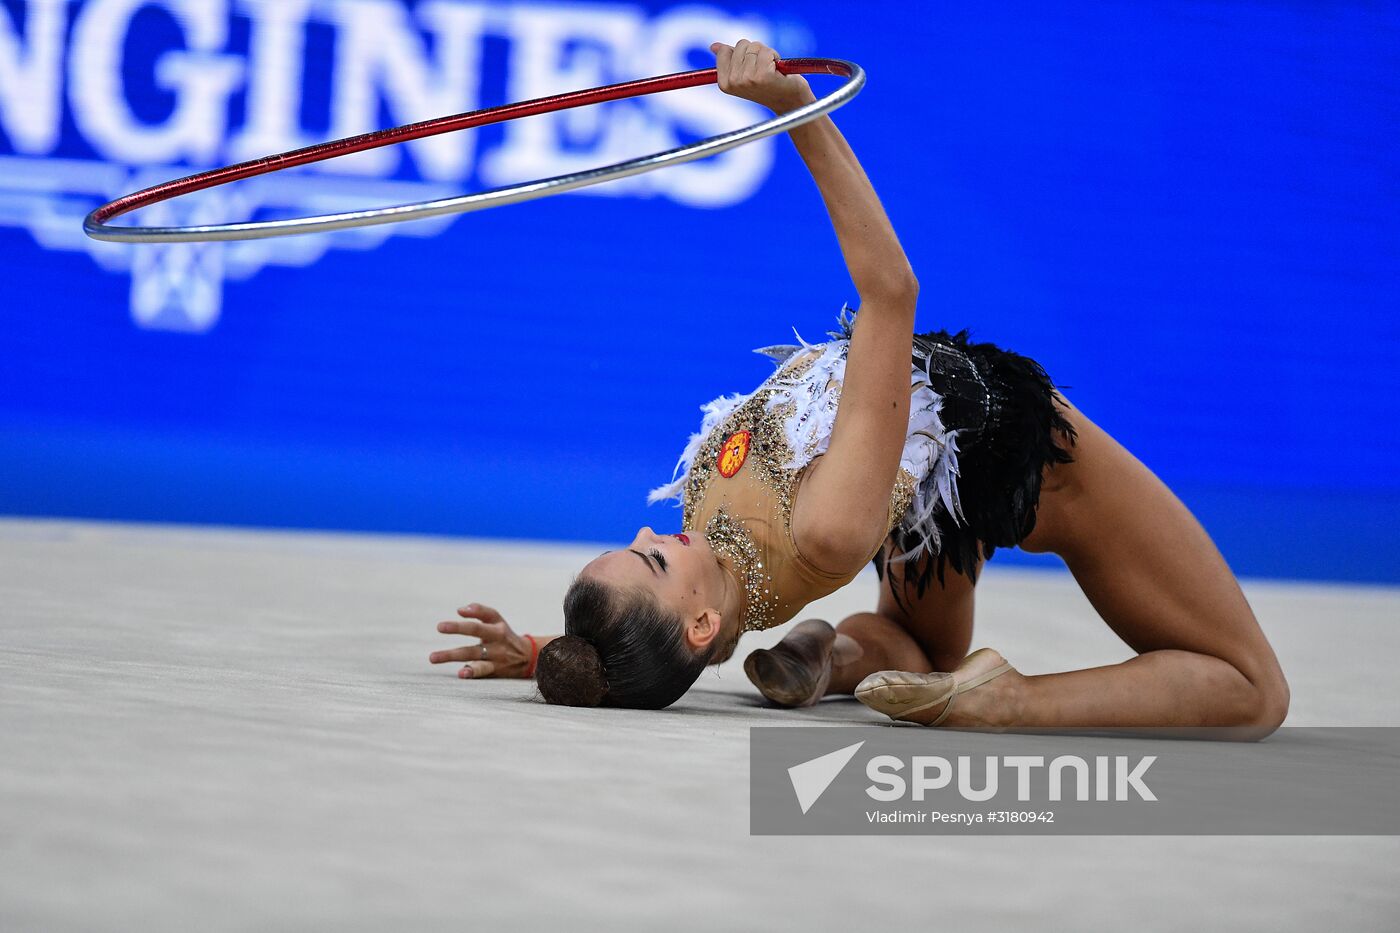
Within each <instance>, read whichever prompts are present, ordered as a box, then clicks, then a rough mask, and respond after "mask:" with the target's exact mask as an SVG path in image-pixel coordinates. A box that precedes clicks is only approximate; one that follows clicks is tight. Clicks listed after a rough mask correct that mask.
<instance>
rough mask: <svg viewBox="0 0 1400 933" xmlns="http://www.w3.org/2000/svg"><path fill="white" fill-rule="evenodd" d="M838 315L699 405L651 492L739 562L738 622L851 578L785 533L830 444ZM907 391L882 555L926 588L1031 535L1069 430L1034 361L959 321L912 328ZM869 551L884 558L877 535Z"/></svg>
mask: <svg viewBox="0 0 1400 933" xmlns="http://www.w3.org/2000/svg"><path fill="white" fill-rule="evenodd" d="M840 321H841V331H840V332H839V333H834V334H832V335H831V337H832V338H833V339H832V340H830V341H829V342H827V343H822V344H808V343H806V342H805V341H804V342H802V343H800V344H799V345H792V346H781V347H768V348H765V349H763V350H760V351H758V352H760V353H763V354H765V355H768V356H770V357H772V358H774V360H775V361H776V362H777V364H778V367H777V369H776V371H775V372H774V373H773V374H772V375H771V376H770V377H768V379H766V380H765V381H764V382H763V384H762V385H760V386H759V387H758V388H757V389H755V390H754V391H753V392H750V393H749V394H747V395H729V396H724V397H721V398H718V399H715V400H714V401H712V402H710V403H708V404H706V405H704V406H702V408H701V410H702V411H703V413H704V418H703V420H702V423H701V426H700V430H699V431H698V432H697V433H696V434H694V435H692V436H691V438H690V442H689V444H687V445H686V448H685V451H684V453H682V454H681V458H680V461H679V463H678V464H677V470H676V473H677V478H676V479H675V480H673V481H672V482H671V483H669V484H668V485H666V486H662V487H660V488H658V489H655V490H653V491H652V493H651V495H650V497H649V499H650V501H652V502H656V501H659V500H661V499H666V498H678V499H679V500H680V504H681V506H682V508H683V509H684V521H683V524H684V527H685V530H687V531H703V532H704V533H705V535H706V537H707V539H708V540H709V541H710V544H711V546H712V547H713V548H714V549H715V551H716V553H717V554H719V556H720V557H721V558H722V559H724V560H727V561H728V562H729V563H730V564H731V565H732V566H733V567H734V568H735V570H736V572H737V574H738V576H739V578H740V580H741V581H742V583H743V586H744V591H745V606H746V614H745V618H744V619H743V624H744V628H745V630H755V629H764V628H770V627H772V626H774V625H779V624H781V623H783V622H786V621H788V620H789V619H791V618H793V616H795V615H796V614H797V613H798V612H799V611H801V609H802V607H803V606H805V605H806V604H807V603H809V602H811V601H813V600H815V599H819V598H821V597H822V596H825V595H827V594H828V593H831V592H834V591H835V590H837V589H839V588H841V587H842V586H844V585H845V584H846V583H848V582H850V580H851V579H852V578H853V577H854V576H855V573H848V574H832V573H829V572H827V571H824V570H822V569H821V568H819V567H816V566H815V565H813V564H812V563H811V562H810V561H808V560H807V559H806V558H805V557H803V556H802V554H801V552H800V551H799V550H798V548H797V545H796V542H795V541H794V540H793V536H792V506H793V503H794V502H795V501H796V499H797V495H798V492H799V490H800V488H801V483H802V477H803V476H804V474H805V470H806V468H807V466H808V465H810V464H811V462H812V461H813V460H814V459H816V458H817V457H819V456H821V455H822V454H824V453H826V450H827V448H828V446H829V445H830V442H831V432H832V428H833V427H834V425H835V423H836V412H837V409H838V408H839V406H840V402H841V387H842V384H843V381H844V378H845V373H846V353H847V350H848V349H849V346H850V334H851V327H852V324H853V318H852V317H851V316H850V315H849V314H848V313H847V312H846V311H845V310H843V313H842V316H841V319H840ZM798 339H799V341H800V340H801V338H800V337H799V338H798ZM910 403H911V404H910V411H909V429H908V432H907V435H906V439H905V444H904V450H903V453H902V456H901V458H900V468H899V473H898V476H897V478H896V480H895V483H894V487H893V489H892V491H891V493H890V508H889V525H888V528H889V536H890V542H891V549H890V551H889V552H888V554H889V555H892V557H891V559H895V560H900V561H908V562H910V564H911V566H912V567H914V568H916V569H915V570H914V572H912V573H907V574H906V576H908V577H909V578H910V579H913V580H914V581H915V582H916V583H917V585H918V588H919V592H922V591H923V589H924V588H925V587H927V586H928V585H929V583H930V582H931V580H932V579H933V578H934V577H935V576H937V578H938V579H939V580H942V579H943V574H944V565H945V563H946V564H950V565H951V566H952V567H953V569H954V571H956V572H959V573H965V574H967V575H969V576H975V574H976V572H977V568H978V565H979V562H980V559H981V558H982V557H984V556H990V555H991V552H992V550H993V549H994V548H996V547H1009V546H1012V545H1015V544H1017V543H1019V542H1020V541H1021V540H1023V539H1024V538H1025V536H1026V535H1028V534H1030V532H1031V529H1033V528H1034V526H1035V508H1036V504H1037V503H1038V501H1039V494H1040V481H1041V474H1042V472H1043V470H1044V468H1045V467H1046V466H1047V465H1048V464H1052V463H1064V462H1067V461H1068V460H1069V459H1070V457H1069V454H1068V453H1067V452H1066V450H1065V449H1064V447H1062V446H1061V444H1060V441H1061V440H1064V441H1066V442H1067V443H1071V444H1072V443H1073V429H1072V428H1071V427H1070V425H1069V424H1068V423H1067V422H1066V421H1065V419H1064V417H1063V416H1062V415H1061V413H1060V411H1059V410H1058V409H1057V408H1056V406H1055V403H1054V386H1053V384H1052V383H1051V381H1050V379H1049V377H1048V376H1047V375H1046V374H1045V371H1044V370H1043V369H1042V368H1041V367H1040V366H1039V364H1037V363H1036V362H1035V361H1034V360H1031V359H1028V358H1027V357H1024V356H1019V355H1017V354H1014V353H1010V352H1008V351H1005V350H1001V349H999V348H997V347H995V346H993V345H992V344H973V343H969V342H968V340H967V334H966V332H963V333H960V334H957V335H949V334H948V333H947V332H944V331H938V332H933V333H928V334H916V335H914V339H913V355H912V364H911V367H910ZM870 556H871V558H872V559H875V560H876V562H877V568H881V569H883V561H884V559H885V558H886V556H887V553H886V550H885V547H884V545H881V547H879V548H877V550H876V551H875V552H874V553H872V554H871V555H870Z"/></svg>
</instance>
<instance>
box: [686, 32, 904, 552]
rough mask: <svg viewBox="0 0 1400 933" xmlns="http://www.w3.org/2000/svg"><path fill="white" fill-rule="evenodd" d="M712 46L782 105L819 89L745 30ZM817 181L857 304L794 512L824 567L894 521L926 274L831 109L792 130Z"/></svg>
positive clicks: (727, 71) (724, 78) (728, 89)
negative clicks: (842, 370)
mask: <svg viewBox="0 0 1400 933" xmlns="http://www.w3.org/2000/svg"><path fill="white" fill-rule="evenodd" d="M710 49H711V51H713V52H715V56H716V68H717V69H718V71H719V85H720V88H721V89H722V90H723V91H724V92H725V93H727V94H733V95H735V96H738V97H744V98H747V99H748V100H752V101H756V102H757V103H760V104H763V105H764V106H766V107H768V108H770V109H772V110H773V111H775V112H785V111H789V110H793V109H795V108H797V107H800V106H802V105H803V104H806V103H808V102H810V101H812V100H814V99H815V98H814V96H813V94H812V91H811V88H810V87H808V85H807V82H806V80H804V79H803V78H801V77H800V76H797V75H783V74H781V73H780V72H778V70H777V68H776V64H775V63H776V61H777V54H776V53H775V52H774V51H773V50H772V49H770V48H767V47H766V46H764V45H761V44H759V43H756V42H748V41H745V40H741V41H740V42H738V43H737V44H736V45H735V46H734V47H733V48H732V49H731V48H730V47H729V46H727V45H724V44H722V43H718V42H717V43H715V44H713V45H712V46H710ZM790 135H791V137H792V141H793V143H794V144H795V145H796V146H797V151H798V153H799V154H800V155H801V156H802V159H803V161H804V162H806V164H807V168H808V169H809V170H810V171H811V173H812V178H813V179H814V180H815V181H816V183H817V189H818V190H819V191H820V192H821V195H822V199H823V200H824V201H825V202H826V209H827V212H828V213H829V214H830V215H831V225H832V227H833V228H834V229H835V231H836V238H837V240H838V241H839V242H840V245H841V252H842V254H843V255H844V256H845V259H846V268H847V269H848V270H849V271H850V274H851V280H852V281H853V282H854V283H855V286H856V291H857V292H858V293H859V295H860V314H859V316H858V317H857V318H856V324H855V332H854V334H852V336H851V345H850V350H849V354H848V356H847V363H846V376H845V380H844V385H843V388H842V390H841V403H840V407H839V409H838V410H837V415H836V424H835V426H834V427H833V429H832V436H831V443H830V447H829V448H828V450H827V453H826V455H825V456H823V457H821V458H819V459H818V460H816V461H815V462H814V463H813V464H812V465H811V466H810V467H809V468H808V470H807V475H806V477H805V478H804V480H803V483H802V487H801V491H800V493H799V494H798V498H797V502H796V505H795V507H794V510H793V515H792V532H793V538H794V540H795V541H796V543H797V547H798V549H799V550H800V551H801V552H802V553H803V555H804V556H805V557H806V558H807V559H808V560H809V561H811V562H812V563H814V564H816V565H817V566H818V567H820V568H822V569H823V570H828V571H833V572H844V571H847V570H851V569H855V568H858V567H859V566H861V565H862V564H863V563H865V562H866V561H867V560H868V559H869V558H870V554H871V552H872V551H874V550H875V549H876V548H877V547H878V546H879V544H880V542H881V541H882V540H883V539H884V537H885V534H886V532H887V531H888V509H889V501H890V491H891V489H892V488H893V486H894V481H895V476H896V474H897V473H898V471H899V459H900V454H901V452H902V451H903V449H904V442H905V439H906V434H907V432H908V427H909V345H910V340H911V338H912V336H913V332H914V306H915V303H916V301H917V298H918V293H919V283H918V281H917V280H916V279H915V278H914V272H913V270H912V269H911V268H910V265H909V260H908V258H907V257H906V256H905V255H904V250H903V249H902V248H901V247H900V245H899V239H898V237H896V236H895V232H894V228H893V227H892V226H891V225H890V220H889V218H888V217H887V216H886V215H885V211H884V208H883V207H881V206H880V199H879V197H877V196H876V194H875V189H874V188H873V187H872V186H871V184H870V180H869V179H868V178H866V176H865V172H864V170H862V169H861V166H860V162H859V161H857V159H856V157H855V154H854V153H853V152H852V151H851V147H850V146H849V145H847V143H846V140H845V139H844V138H843V137H842V135H841V132H840V131H839V130H838V129H837V128H836V124H834V123H833V122H832V121H831V118H830V117H821V118H820V119H818V120H814V121H813V122H811V123H807V124H804V125H802V126H799V127H797V128H796V129H794V130H793V131H792V132H791V134H790Z"/></svg>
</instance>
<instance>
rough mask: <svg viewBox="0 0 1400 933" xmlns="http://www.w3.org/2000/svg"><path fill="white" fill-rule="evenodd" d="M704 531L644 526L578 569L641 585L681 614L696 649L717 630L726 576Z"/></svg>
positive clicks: (606, 579)
mask: <svg viewBox="0 0 1400 933" xmlns="http://www.w3.org/2000/svg"><path fill="white" fill-rule="evenodd" d="M724 574H725V572H724V568H723V567H721V566H720V563H719V558H718V557H717V556H716V555H715V552H714V551H713V550H711V548H710V543H709V542H708V541H706V540H705V536H704V535H700V534H695V535H688V534H675V535H661V534H657V533H656V532H654V531H652V530H651V529H650V528H642V530H641V531H638V532H637V536H636V537H635V538H633V539H632V543H631V544H629V545H628V546H627V547H625V548H621V549H619V550H616V551H605V552H604V553H603V554H601V555H599V556H598V557H596V558H594V559H593V561H592V562H590V563H589V564H588V566H586V567H584V568H583V571H582V575H583V576H587V577H591V578H592V579H595V580H598V581H600V582H602V583H606V584H608V585H609V586H620V587H632V588H637V589H644V590H646V591H647V592H649V593H651V594H652V595H653V596H654V597H655V598H656V601H657V602H658V603H660V604H661V606H662V607H663V608H665V609H667V610H669V611H670V612H673V613H676V614H677V615H679V616H680V617H681V621H682V624H684V625H685V626H686V639H687V641H689V642H690V644H691V646H692V647H693V648H696V649H697V650H699V649H702V648H704V647H706V646H707V645H708V644H709V643H710V641H711V640H712V639H713V638H715V637H717V636H718V635H719V633H720V632H719V630H720V627H721V614H720V607H721V606H723V604H724V595H725V585H724V584H725V577H724Z"/></svg>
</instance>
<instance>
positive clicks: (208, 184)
mask: <svg viewBox="0 0 1400 933" xmlns="http://www.w3.org/2000/svg"><path fill="white" fill-rule="evenodd" d="M777 68H778V70H779V71H780V72H782V73H783V74H788V75H793V74H829V75H836V76H837V77H844V78H845V79H846V80H845V82H843V83H842V85H841V86H840V87H838V88H837V89H836V90H834V91H832V92H831V93H830V94H827V95H825V96H823V97H820V98H818V99H817V100H815V101H813V102H811V103H810V104H804V105H803V106H801V107H799V108H797V109H796V110H792V111H789V112H788V113H785V114H780V115H777V116H774V117H773V118H771V119H769V120H764V121H763V122H762V123H755V124H754V125H753V126H748V127H745V128H743V129H739V130H732V131H730V132H728V133H720V134H719V135H717V136H711V137H709V138H708V139H702V140H700V141H698V142H694V143H691V144H690V145H687V146H680V147H678V148H675V149H668V150H666V151H665V152H658V153H655V154H652V155H646V156H640V157H638V158H635V159H628V160H626V161H623V162H616V163H614V164H612V165H606V166H603V167H601V168H593V169H586V170H584V171H581V172H571V173H569V174H567V175H556V176H554V177H553V178H544V179H540V180H538V181H527V182H519V183H517V184H513V185H504V186H502V187H499V188H491V189H489V190H487V191H479V192H477V193H475V194H466V195H459V196H457V197H451V198H442V199H439V200H435V201H420V202H416V203H413V204H399V205H396V206H393V207H380V208H373V209H368V210H359V211H344V212H342V213H337V214H318V215H315V216H311V217H292V218H286V219H282V220H267V221H257V222H247V223H230V224H207V225H201V226H187V227H119V226H112V225H110V224H109V223H108V221H110V220H113V219H115V218H117V217H120V216H122V215H123V214H127V213H130V212H131V211H134V210H138V209H140V208H143V207H150V206H151V205H153V204H160V203H162V202H164V201H169V200H171V199H172V198H177V197H180V196H181V195H185V194H190V193H192V192H195V191H203V190H206V189H208V188H215V187H218V186H220V185H226V184H229V183H231V182H235V181H241V180H243V179H245V178H254V177H257V176H258V175H267V174H270V173H272V172H279V171H281V170H283V169H288V168H294V167H296V166H299V165H308V164H311V163H313V162H323V161H325V160H327V159H334V158H336V157H338V156H343V155H350V154H351V153H355V152H364V151H365V150H367V149H378V148H380V147H383V146H391V145H394V144H396V143H403V142H408V141H409V140H414V139H424V138H426V137H429V136H438V135H441V134H443V133H451V132H455V131H457V130H466V129H472V128H474V127H478V126H489V125H491V124H493V123H503V122H505V121H507V120H517V119H520V118H521V117H531V116H536V115H538V114H544V113H554V112H556V111H560V110H569V109H572V108H574V107H584V106H587V105H589V104H599V103H604V102H606V101H611V100H625V99H627V98H630V97H640V96H642V95H646V94H657V93H660V92H662V91H674V90H678V89H680V88H688V87H699V86H701V85H705V84H713V83H715V81H716V80H717V77H716V72H715V69H713V68H702V69H699V70H697V71H684V72H679V73H677V74H671V75H662V76H660V77H656V78H643V79H641V80H638V81H626V82H623V83H621V84H609V85H606V86H604V87H595V88H589V89H588V90H584V91H571V92H569V93H567V94H556V95H554V96H552V97H540V98H537V99H535V100H527V101H523V102H521V103H517V104H505V105H503V106H500V107H490V108H487V109H485V110H473V111H471V112H469V113H459V114H455V115H453V116H448V117H438V118H437V119H435V120H427V121H424V122H422V123H409V124H406V125H404V126H399V127H394V128H393V129H387V130H378V131H376V132H373V133H365V134H363V135H360V136H351V137H348V138H346V139H337V140H333V141H331V142H326V143H320V144H318V145H315V146H308V147H306V148H304V149H296V150H293V151H292V152H284V153H282V154H280V155H273V156H266V157H264V158H261V159H253V160H251V161H248V162H240V163H238V164H237V165H228V166H225V167H223V168H217V169H211V170H209V171H207V172H200V173H199V174H197V175H190V176H189V177H187V178H180V179H176V180H174V181H167V182H163V183H162V184H159V185H153V186H152V187H150V188H145V189H142V190H141V191H137V192H134V193H132V194H128V195H125V196H124V197H120V198H117V199H116V200H115V201H110V202H108V203H107V204H104V205H102V206H101V207H99V208H98V209H97V210H95V211H93V212H92V213H91V214H89V215H88V216H87V219H86V220H84V221H83V232H84V233H86V234H87V235H88V236H90V237H92V238H93V239H94V240H108V241H112V242H117V243H191V242H207V241H214V240H255V239H262V238H265V237H276V236H291V235H294V234H299V233H326V232H329V231H332V230H345V229H348V228H351V227H367V226H371V225H374V224H391V223H400V222H402V221H406V220H421V219H423V218H425V217H438V216H441V215H443V214H463V213H466V212H468V211H478V210H482V209H484V208H488V207H499V206H501V205H504V204H519V203H521V202H523V201H531V200H534V199H535V198H543V197H547V196H549V195H553V194H561V193H563V192H565V191H575V190H577V189H579V188H584V187H587V186H589V185H597V184H602V183H603V182H605V181H613V180H614V179H618V178H627V177H628V176H631V175H640V174H641V173H642V172H650V171H653V170H655V169H658V168H664V167H665V166H668V165H679V164H681V163H683V162H690V161H692V160H694V159H700V158H704V157H705V156H710V155H716V154H718V153H721V152H726V151H728V150H730V149H733V148H735V147H736V146H742V145H743V144H745V143H749V142H753V141H754V140H757V139H763V138H764V137H767V136H773V135H776V134H777V133H782V132H784V131H786V130H790V129H793V128H794V127H797V126H801V125H802V124H804V123H808V122H810V121H812V120H815V119H817V118H818V117H820V116H822V115H824V114H827V113H830V112H831V111H833V110H835V109H836V108H837V107H840V106H842V105H843V104H846V103H848V102H849V101H850V100H851V98H853V97H855V96H856V94H858V93H859V92H860V89H861V88H862V87H864V86H865V71H864V70H863V69H862V68H861V67H860V66H859V65H857V64H855V63H854V62H848V61H844V60H842V59H839V58H790V59H786V60H783V61H779V62H778V63H777Z"/></svg>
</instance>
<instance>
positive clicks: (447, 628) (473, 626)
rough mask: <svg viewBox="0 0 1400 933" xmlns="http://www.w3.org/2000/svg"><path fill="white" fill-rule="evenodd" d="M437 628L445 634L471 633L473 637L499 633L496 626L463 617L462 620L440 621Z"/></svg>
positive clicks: (484, 636)
mask: <svg viewBox="0 0 1400 933" xmlns="http://www.w3.org/2000/svg"><path fill="white" fill-rule="evenodd" d="M437 629H438V631H439V632H442V634H444V635H470V636H472V637H473V638H486V637H488V636H493V635H495V634H496V633H497V632H496V629H495V628H494V627H492V626H490V625H487V624H486V623H485V622H478V621H476V620H475V619H463V620H462V621H461V622H439V623H438V627H437Z"/></svg>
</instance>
